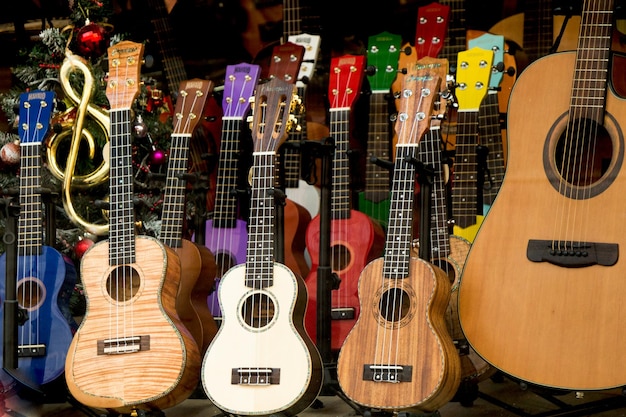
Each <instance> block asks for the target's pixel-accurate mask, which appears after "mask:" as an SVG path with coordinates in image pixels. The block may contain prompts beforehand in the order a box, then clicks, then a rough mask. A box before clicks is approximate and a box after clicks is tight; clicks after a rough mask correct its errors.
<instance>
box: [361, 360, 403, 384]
mask: <svg viewBox="0 0 626 417" xmlns="http://www.w3.org/2000/svg"><path fill="white" fill-rule="evenodd" d="M412 374H413V367H412V366H407V365H373V364H365V365H363V380H364V381H374V382H411V380H412V378H413V377H412Z"/></svg>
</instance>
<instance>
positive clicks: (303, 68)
mask: <svg viewBox="0 0 626 417" xmlns="http://www.w3.org/2000/svg"><path fill="white" fill-rule="evenodd" d="M288 41H289V42H293V43H295V44H296V45H300V46H302V47H303V48H304V55H303V57H302V63H301V64H300V72H298V80H297V81H301V80H310V79H311V78H312V77H313V73H314V72H315V66H316V65H317V59H318V57H319V54H320V44H321V43H322V38H321V37H320V36H319V35H310V34H308V33H301V34H299V35H291V36H289V38H288Z"/></svg>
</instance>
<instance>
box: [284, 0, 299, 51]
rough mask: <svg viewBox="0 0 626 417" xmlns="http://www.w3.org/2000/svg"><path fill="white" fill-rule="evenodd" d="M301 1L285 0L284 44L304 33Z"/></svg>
mask: <svg viewBox="0 0 626 417" xmlns="http://www.w3.org/2000/svg"><path fill="white" fill-rule="evenodd" d="M301 14H302V9H301V7H300V0H283V42H284V41H285V40H286V39H288V38H289V36H293V35H299V34H300V33H302V19H301Z"/></svg>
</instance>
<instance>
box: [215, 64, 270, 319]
mask: <svg viewBox="0 0 626 417" xmlns="http://www.w3.org/2000/svg"><path fill="white" fill-rule="evenodd" d="M259 73H260V67H259V66H258V65H253V64H247V63H243V62H242V63H240V64H237V65H229V66H227V67H226V78H225V82H224V93H223V97H222V107H223V109H224V110H223V111H224V117H223V118H222V137H221V139H220V143H221V149H220V155H219V162H218V175H217V190H216V193H215V210H214V211H213V216H212V218H210V219H208V220H207V222H206V226H205V236H206V240H205V245H206V246H207V247H208V248H209V250H210V251H211V252H212V253H213V254H214V256H215V260H216V262H217V275H216V277H215V286H214V291H213V292H212V293H211V294H209V296H208V298H207V304H208V305H209V309H210V310H211V314H212V315H213V318H214V320H216V321H217V323H218V324H219V323H220V322H221V318H222V310H221V308H220V305H219V299H218V296H217V294H218V291H219V283H220V281H221V278H222V277H223V276H224V274H225V273H226V271H228V270H229V269H230V268H231V267H233V266H235V265H239V264H241V263H243V262H245V260H246V248H247V245H248V224H247V221H246V220H245V219H244V218H243V216H242V215H241V212H240V210H239V207H240V204H239V199H238V198H237V190H238V189H240V188H241V184H242V182H243V181H242V179H241V178H240V176H239V174H238V173H239V172H241V171H243V166H242V165H243V163H242V162H243V161H240V151H241V146H240V145H241V143H242V142H243V137H244V133H243V131H244V129H245V128H246V125H245V120H246V117H247V116H248V113H249V112H250V100H251V98H252V97H254V91H255V89H256V86H257V83H258V81H259Z"/></svg>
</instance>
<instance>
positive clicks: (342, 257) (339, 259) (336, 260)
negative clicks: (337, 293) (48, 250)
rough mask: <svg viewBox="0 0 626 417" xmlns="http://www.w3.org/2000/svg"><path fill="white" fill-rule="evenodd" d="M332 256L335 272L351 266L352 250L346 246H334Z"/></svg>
mask: <svg viewBox="0 0 626 417" xmlns="http://www.w3.org/2000/svg"><path fill="white" fill-rule="evenodd" d="M330 256H331V265H332V268H333V271H343V270H344V269H346V268H348V266H350V262H351V261H352V255H351V254H350V250H349V249H348V248H347V247H345V246H344V245H333V246H332V248H331V253H330Z"/></svg>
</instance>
